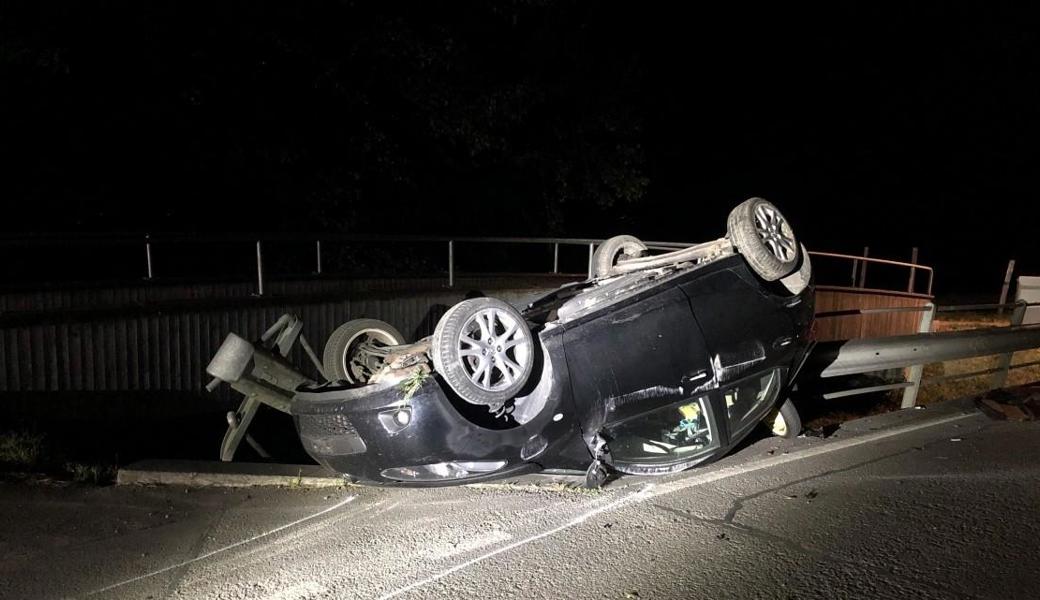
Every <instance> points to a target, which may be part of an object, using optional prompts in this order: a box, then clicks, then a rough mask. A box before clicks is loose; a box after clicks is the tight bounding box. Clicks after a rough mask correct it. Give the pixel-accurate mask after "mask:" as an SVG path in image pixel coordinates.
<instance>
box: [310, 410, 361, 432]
mask: <svg viewBox="0 0 1040 600" xmlns="http://www.w3.org/2000/svg"><path fill="white" fill-rule="evenodd" d="M300 434H301V435H306V436H316V437H322V436H326V435H354V436H356V435H357V434H358V433H357V429H354V425H353V424H352V423H351V422H350V419H348V418H347V417H346V416H344V415H335V414H334V415H301V416H300Z"/></svg>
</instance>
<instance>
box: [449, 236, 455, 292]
mask: <svg viewBox="0 0 1040 600" xmlns="http://www.w3.org/2000/svg"><path fill="white" fill-rule="evenodd" d="M448 287H455V241H454V240H448Z"/></svg>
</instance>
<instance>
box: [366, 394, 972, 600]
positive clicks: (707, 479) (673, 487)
mask: <svg viewBox="0 0 1040 600" xmlns="http://www.w3.org/2000/svg"><path fill="white" fill-rule="evenodd" d="M977 416H979V413H967V414H960V415H951V416H948V417H943V418H940V419H935V420H930V421H926V422H924V423H915V424H912V425H907V426H905V427H897V428H893V429H890V430H887V431H879V432H877V433H868V434H865V435H861V436H858V437H854V438H850V439H847V440H840V441H833V442H828V443H826V444H824V445H822V446H817V447H816V448H809V449H807V450H803V451H800V452H795V453H792V454H786V455H781V456H777V457H774V458H767V459H764V460H760V461H757V462H753V463H749V464H746V465H736V466H733V467H726V468H723V469H719V470H718V471H713V472H710V473H705V474H703V475H695V476H693V477H686V478H683V479H681V480H678V481H671V482H668V483H663V484H656V485H655V484H652V483H650V484H647V485H646V486H644V487H643V488H642V489H640V490H639V491H637V492H633V493H631V494H628V495H626V496H623V497H621V498H619V499H618V500H615V501H614V502H611V503H609V504H605V505H603V506H600V507H599V508H595V509H593V510H590V511H589V512H587V513H584V514H582V515H580V516H578V517H577V518H575V519H572V520H570V521H567V522H566V523H564V524H563V525H560V526H558V527H554V528H552V529H549V530H548V531H543V532H542V533H538V534H535V535H532V536H530V537H526V538H524V539H522V540H517V541H515V542H513V543H512V544H507V545H505V546H502V547H500V548H496V549H495V550H492V551H491V552H488V553H486V554H482V555H480V556H477V557H475V558H471V559H469V560H467V561H465V562H462V563H459V564H457V565H455V566H454V567H450V568H448V569H445V570H443V571H441V572H439V573H436V574H434V575H431V576H429V577H427V578H425V579H420V580H418V581H415V582H412V583H410V584H408V585H406V586H404V587H401V588H398V589H396V590H393V591H391V592H388V593H386V594H384V595H382V596H380V597H379V600H389V599H390V598H396V597H397V596H400V595H401V594H404V593H407V592H410V591H412V590H414V589H417V588H420V587H423V586H426V585H429V584H431V583H434V582H436V581H439V580H441V579H444V578H445V577H447V576H449V575H452V574H454V573H457V572H459V571H461V570H463V569H466V568H468V567H471V566H473V565H475V564H477V563H479V562H483V561H485V560H487V559H489V558H492V557H494V556H497V555H499V554H502V553H503V552H508V551H510V550H514V549H516V548H519V547H521V546H525V545H527V544H530V543H531V542H536V541H538V540H541V539H544V538H547V537H549V536H552V535H555V534H557V533H559V532H561V531H565V530H567V529H570V528H572V527H575V526H577V525H580V524H582V523H584V522H585V521H587V520H589V519H590V518H592V517H594V516H596V515H599V514H602V513H605V512H607V511H610V510H614V509H616V508H620V507H621V506H623V505H625V504H628V503H629V502H642V501H644V500H648V499H650V498H656V497H658V496H663V495H665V494H671V493H672V492H678V491H680V490H685V489H689V488H691V487H696V486H699V485H704V484H707V483H714V482H716V481H721V480H723V479H728V478H730V477H736V476H737V475H744V474H747V473H753V472H755V471H760V470H762V469H768V468H771V467H777V466H780V465H784V464H787V463H792V462H795V461H799V460H804V459H807V458H812V457H814V456H820V455H823V454H828V453H831V452H837V451H839V450H845V449H847V448H854V447H856V446H862V445H863V444H870V443H873V442H877V441H880V440H884V439H887V438H890V437H895V436H898V435H904V434H907V433H912V432H914V431H918V430H921V429H927V428H929V427H935V426H938V425H946V424H948V423H952V422H954V421H959V420H961V419H967V418H972V417H977Z"/></svg>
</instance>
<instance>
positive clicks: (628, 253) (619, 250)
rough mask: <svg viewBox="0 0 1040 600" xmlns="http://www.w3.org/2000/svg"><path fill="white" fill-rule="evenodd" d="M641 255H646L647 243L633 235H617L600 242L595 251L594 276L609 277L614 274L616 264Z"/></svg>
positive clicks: (593, 257)
mask: <svg viewBox="0 0 1040 600" xmlns="http://www.w3.org/2000/svg"><path fill="white" fill-rule="evenodd" d="M640 256H646V244H644V243H643V242H641V241H639V238H636V237H633V236H631V235H616V236H614V237H612V238H610V239H608V240H606V241H604V242H603V243H602V244H600V245H599V247H598V248H596V252H595V253H593V255H592V273H593V276H594V277H608V276H610V275H612V274H613V271H614V265H616V264H618V263H619V262H624V261H625V260H628V259H630V258H639V257H640Z"/></svg>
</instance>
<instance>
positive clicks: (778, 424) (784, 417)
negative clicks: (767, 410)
mask: <svg viewBox="0 0 1040 600" xmlns="http://www.w3.org/2000/svg"><path fill="white" fill-rule="evenodd" d="M765 423H766V425H767V426H769V429H770V431H772V433H773V435H775V436H777V437H782V438H785V439H792V438H796V437H798V434H799V433H801V432H802V418H801V417H800V416H798V409H796V408H795V407H794V404H793V403H791V401H790V400H784V403H783V404H781V405H780V408H779V409H778V410H776V411H775V412H773V413H771V414H770V415H769V416H768V417H766V421H765Z"/></svg>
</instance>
